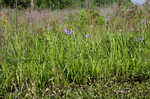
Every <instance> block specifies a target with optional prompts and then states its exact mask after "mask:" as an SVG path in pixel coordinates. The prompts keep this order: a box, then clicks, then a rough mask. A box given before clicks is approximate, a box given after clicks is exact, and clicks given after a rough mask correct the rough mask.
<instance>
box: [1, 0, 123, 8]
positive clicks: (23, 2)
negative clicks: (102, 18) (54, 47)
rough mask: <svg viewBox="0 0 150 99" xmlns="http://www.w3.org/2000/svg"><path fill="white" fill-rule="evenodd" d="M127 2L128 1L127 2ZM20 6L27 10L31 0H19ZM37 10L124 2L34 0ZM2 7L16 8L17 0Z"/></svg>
mask: <svg viewBox="0 0 150 99" xmlns="http://www.w3.org/2000/svg"><path fill="white" fill-rule="evenodd" d="M125 1H126V0H125ZM17 2H18V6H20V7H23V8H27V7H30V3H31V0H17ZM33 2H34V5H35V7H36V8H52V9H54V8H55V9H56V8H57V9H62V8H68V7H73V6H79V7H84V6H88V5H90V4H91V3H92V4H93V5H97V6H103V5H108V4H113V3H114V2H124V1H120V0H34V1H33ZM0 5H1V6H5V7H12V8H14V7H15V5H16V0H0Z"/></svg>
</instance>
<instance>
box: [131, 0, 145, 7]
mask: <svg viewBox="0 0 150 99" xmlns="http://www.w3.org/2000/svg"><path fill="white" fill-rule="evenodd" d="M131 2H132V3H133V4H134V5H137V6H139V5H143V4H144V3H145V2H146V0H131Z"/></svg>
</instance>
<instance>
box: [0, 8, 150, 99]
mask: <svg viewBox="0 0 150 99" xmlns="http://www.w3.org/2000/svg"><path fill="white" fill-rule="evenodd" d="M93 13H96V12H86V11H85V12H84V10H82V11H81V12H80V14H77V15H75V16H72V15H69V16H67V18H66V19H65V21H64V23H62V24H63V25H64V26H66V27H65V28H68V29H71V28H72V30H73V33H72V35H67V34H66V33H65V32H64V28H62V27H60V26H61V25H60V24H57V23H56V24H55V27H54V28H55V29H52V30H46V29H45V28H44V27H42V28H40V29H41V30H40V31H37V32H35V31H36V28H35V30H34V29H33V32H34V33H32V31H31V30H29V29H28V28H27V27H26V24H23V26H20V27H19V30H18V34H15V28H14V27H15V26H14V25H13V24H11V26H10V24H9V23H7V22H4V23H2V24H1V25H2V27H3V29H4V34H5V37H4V40H3V43H2V44H3V46H2V47H1V50H0V51H1V55H0V59H1V61H0V64H1V67H0V97H2V98H4V97H5V98H8V97H11V98H23V97H28V98H41V97H43V98H48V97H50V98H60V97H63V98H68V99H69V98H73V99H74V98H75V99H76V98H79V99H82V98H89V99H91V98H133V97H135V98H149V97H150V96H149V90H150V89H149V88H150V87H149V86H150V85H149V82H150V81H149V73H150V65H149V64H150V56H149V53H150V50H149V49H150V47H149V46H150V30H149V29H148V27H149V25H150V24H149V23H148V24H147V25H144V24H143V27H145V29H144V30H141V31H138V32H137V33H135V32H133V31H132V32H129V31H127V30H125V28H122V29H121V30H122V31H120V29H119V30H117V29H116V30H115V31H113V30H114V28H112V27H109V26H110V24H111V23H107V22H106V21H105V19H104V17H102V16H101V15H97V17H98V18H97V17H95V18H94V17H93V16H95V15H96V14H93ZM91 17H92V18H93V19H92V20H91ZM120 17H121V16H120ZM136 17H137V16H136ZM71 18H73V19H74V20H72V21H71V20H69V19H71ZM137 19H138V18H137ZM112 21H115V20H111V22H112ZM138 21H139V20H138ZM138 21H137V24H138ZM91 24H92V25H94V27H92V28H91ZM115 24H117V23H115ZM139 24H140V23H139ZM33 25H34V24H33ZM123 25H124V24H123ZM106 27H107V28H106ZM111 30H112V31H111ZM86 34H88V35H89V37H88V38H86V37H85V35H86ZM138 37H141V38H142V40H141V41H140V42H138V41H137V39H138Z"/></svg>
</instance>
